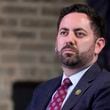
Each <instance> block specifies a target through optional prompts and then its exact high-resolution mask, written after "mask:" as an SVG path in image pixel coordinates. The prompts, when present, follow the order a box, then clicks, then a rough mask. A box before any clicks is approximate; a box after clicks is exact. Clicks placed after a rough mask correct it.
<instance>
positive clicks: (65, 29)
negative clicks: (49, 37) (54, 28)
mask: <svg viewBox="0 0 110 110" xmlns="http://www.w3.org/2000/svg"><path fill="white" fill-rule="evenodd" d="M61 30H64V31H69V29H67V28H61V29H59V31H61Z"/></svg>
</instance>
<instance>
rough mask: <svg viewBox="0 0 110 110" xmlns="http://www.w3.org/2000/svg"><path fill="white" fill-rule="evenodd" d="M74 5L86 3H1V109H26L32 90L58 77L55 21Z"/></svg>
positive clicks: (11, 0)
mask: <svg viewBox="0 0 110 110" xmlns="http://www.w3.org/2000/svg"><path fill="white" fill-rule="evenodd" d="M76 2H85V0H0V110H25V108H26V107H27V105H28V104H29V102H30V100H31V97H32V92H33V89H34V88H35V87H36V86H37V85H39V84H40V83H41V82H44V81H46V80H48V79H50V78H52V77H54V76H57V75H58V74H60V71H61V70H60V66H59V64H58V62H57V60H56V57H55V53H54V45H55V38H56V22H57V18H58V15H59V11H60V9H61V8H62V7H64V6H68V5H70V4H73V3H76Z"/></svg>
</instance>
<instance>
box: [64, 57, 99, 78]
mask: <svg viewBox="0 0 110 110" xmlns="http://www.w3.org/2000/svg"><path fill="white" fill-rule="evenodd" d="M96 61H97V60H96V59H95V60H93V61H91V62H90V63H88V64H86V65H83V66H75V67H68V66H64V65H62V69H63V72H64V73H65V75H66V76H68V77H69V76H71V75H73V74H75V73H77V72H79V71H81V70H83V69H85V68H87V67H89V66H91V65H93V64H94V63H95V62H96Z"/></svg>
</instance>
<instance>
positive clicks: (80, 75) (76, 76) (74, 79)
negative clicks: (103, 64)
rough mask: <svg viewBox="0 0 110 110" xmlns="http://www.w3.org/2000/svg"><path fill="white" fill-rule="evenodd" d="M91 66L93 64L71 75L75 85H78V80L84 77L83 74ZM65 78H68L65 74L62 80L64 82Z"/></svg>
mask: <svg viewBox="0 0 110 110" xmlns="http://www.w3.org/2000/svg"><path fill="white" fill-rule="evenodd" d="M90 67H91V66H89V67H87V68H85V69H83V70H81V71H80V72H77V73H75V74H73V75H71V76H70V77H69V79H70V80H71V82H72V84H73V85H76V84H77V83H78V81H79V80H80V79H81V78H82V76H83V75H84V74H85V72H86V71H87V70H88V69H89V68H90ZM65 78H67V76H66V75H65V74H63V78H62V82H63V80H64V79H65Z"/></svg>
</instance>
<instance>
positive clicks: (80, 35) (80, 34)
mask: <svg viewBox="0 0 110 110" xmlns="http://www.w3.org/2000/svg"><path fill="white" fill-rule="evenodd" d="M75 35H76V36H77V37H78V38H83V37H85V36H86V34H85V33H84V32H81V31H77V32H75Z"/></svg>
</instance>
